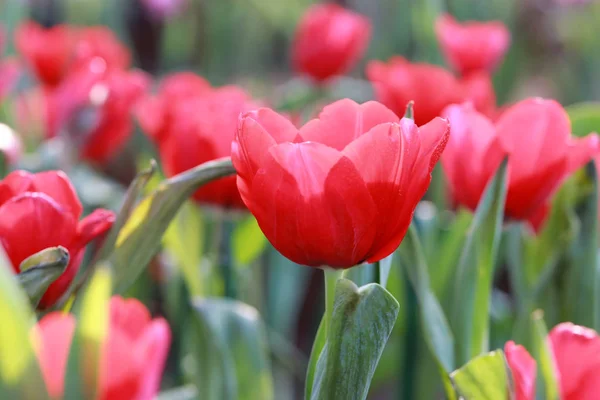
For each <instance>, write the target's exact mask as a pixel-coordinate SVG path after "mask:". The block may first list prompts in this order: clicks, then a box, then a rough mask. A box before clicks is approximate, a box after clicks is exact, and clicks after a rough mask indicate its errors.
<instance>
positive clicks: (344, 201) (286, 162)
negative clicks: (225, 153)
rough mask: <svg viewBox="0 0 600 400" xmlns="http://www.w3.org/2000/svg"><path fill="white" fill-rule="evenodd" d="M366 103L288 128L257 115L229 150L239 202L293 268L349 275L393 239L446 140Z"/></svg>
mask: <svg viewBox="0 0 600 400" xmlns="http://www.w3.org/2000/svg"><path fill="white" fill-rule="evenodd" d="M448 134H449V129H448V123H447V121H445V120H443V119H441V118H436V119H434V120H433V121H431V122H430V123H428V124H426V125H424V126H421V127H420V128H419V127H417V125H416V124H415V123H414V122H413V121H412V120H410V119H407V118H403V119H399V118H398V117H397V116H396V115H395V114H394V113H393V112H392V111H391V110H389V109H388V108H386V107H385V106H383V105H382V104H380V103H377V102H374V101H371V102H367V103H364V104H356V103H355V102H353V101H352V100H348V99H345V100H340V101H337V102H335V103H333V104H331V105H329V106H327V107H325V108H324V109H323V111H322V112H321V114H320V115H319V118H318V119H313V120H311V121H309V122H308V123H306V124H305V125H304V126H303V127H302V128H300V129H297V128H296V127H295V126H294V125H292V124H291V123H290V122H289V120H288V119H287V118H285V117H283V116H281V115H279V114H277V113H276V112H274V111H272V110H270V109H268V108H261V109H259V110H256V111H253V112H249V113H246V114H244V115H242V116H241V117H240V122H239V127H238V131H237V135H236V138H235V140H234V142H233V145H232V160H233V164H234V166H235V168H236V170H237V172H238V178H237V185H238V188H239V190H240V194H241V195H242V199H243V200H244V203H245V204H246V206H247V207H248V209H249V210H250V211H251V212H252V213H253V214H254V216H255V217H256V219H257V221H258V224H259V226H260V228H261V229H262V231H263V232H264V234H265V235H266V237H267V238H268V239H269V241H270V242H271V243H272V244H273V246H274V247H275V248H276V249H277V250H279V251H280V252H281V254H283V255H284V256H286V257H288V258H289V259H290V260H292V261H294V262H297V263H299V264H303V265H309V266H320V265H327V266H330V267H334V268H350V267H352V266H354V265H357V264H360V263H362V262H364V261H368V262H375V261H378V260H380V259H382V258H384V257H386V256H388V255H389V254H391V253H392V252H393V251H394V250H395V249H396V248H397V247H398V246H399V244H400V242H401V241H402V239H403V237H404V235H405V233H406V231H407V229H408V226H409V224H410V221H411V219H412V215H413V212H414V210H415V207H416V205H417V203H418V202H419V200H420V199H421V197H422V196H423V195H424V194H425V191H426V190H427V187H428V186H429V183H430V181H431V171H432V169H433V167H434V165H435V164H436V162H437V160H438V159H439V157H440V155H441V153H442V151H443V149H444V147H445V145H446V141H447V140H448Z"/></svg>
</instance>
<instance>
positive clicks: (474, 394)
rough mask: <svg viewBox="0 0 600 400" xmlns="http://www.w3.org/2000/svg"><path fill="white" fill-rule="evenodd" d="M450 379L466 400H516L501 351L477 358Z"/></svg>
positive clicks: (454, 373) (455, 372)
mask: <svg viewBox="0 0 600 400" xmlns="http://www.w3.org/2000/svg"><path fill="white" fill-rule="evenodd" d="M450 377H451V378H452V381H453V382H454V385H455V386H456V389H457V390H458V392H459V393H460V394H461V395H462V396H463V398H464V399H465V400H504V399H510V400H515V397H514V390H513V389H512V388H511V383H510V380H509V378H508V368H507V366H506V361H505V360H504V353H502V351H500V350H497V351H492V352H490V353H487V354H482V355H480V356H477V357H475V358H474V359H472V360H471V361H469V362H468V363H467V364H466V365H464V366H463V367H461V368H460V369H458V370H456V371H454V372H453V373H452V374H451V376H450Z"/></svg>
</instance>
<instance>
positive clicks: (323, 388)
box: [311, 279, 400, 400]
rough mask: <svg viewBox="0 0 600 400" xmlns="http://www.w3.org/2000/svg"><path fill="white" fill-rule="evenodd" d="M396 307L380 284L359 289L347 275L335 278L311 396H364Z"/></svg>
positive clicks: (315, 399)
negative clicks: (333, 291)
mask: <svg viewBox="0 0 600 400" xmlns="http://www.w3.org/2000/svg"><path fill="white" fill-rule="evenodd" d="M399 307H400V306H399V305H398V302H397V301H396V299H394V297H393V296H392V295H391V294H389V292H388V291H387V290H385V289H384V288H383V287H382V286H381V285H378V284H376V283H371V284H368V285H365V286H363V287H361V288H360V289H359V288H358V287H357V286H356V285H355V284H354V283H353V282H352V281H349V280H347V279H340V280H338V281H337V285H336V290H335V304H334V309H333V314H332V318H331V324H330V327H329V331H328V333H327V343H326V344H325V347H324V348H323V351H322V353H321V356H320V357H319V361H318V362H317V370H316V374H315V379H314V383H313V388H312V395H311V399H313V400H319V399H327V400H338V399H339V400H354V399H356V400H359V399H365V398H366V397H367V394H368V392H369V386H370V384H371V378H372V377H373V373H374V372H375V367H376V366H377V363H378V361H379V358H380V357H381V353H382V352H383V349H384V347H385V344H386V342H387V340H388V337H389V336H390V333H391V332H392V328H393V327H394V323H395V322H396V318H397V316H398V310H399Z"/></svg>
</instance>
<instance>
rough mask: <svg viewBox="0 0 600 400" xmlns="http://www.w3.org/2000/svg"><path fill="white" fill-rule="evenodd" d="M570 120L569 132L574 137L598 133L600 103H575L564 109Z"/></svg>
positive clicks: (599, 127)
mask: <svg viewBox="0 0 600 400" xmlns="http://www.w3.org/2000/svg"><path fill="white" fill-rule="evenodd" d="M565 110H566V111H567V114H569V118H570V119H571V131H572V132H573V135H575V136H580V137H582V136H586V135H588V134H589V133H591V132H598V133H600V103H594V102H586V103H576V104H572V105H570V106H568V107H566V108H565Z"/></svg>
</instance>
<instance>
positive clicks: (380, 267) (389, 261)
mask: <svg viewBox="0 0 600 400" xmlns="http://www.w3.org/2000/svg"><path fill="white" fill-rule="evenodd" d="M394 254H396V252H393V253H392V254H390V255H389V256H387V257H386V258H384V259H383V260H379V261H378V262H377V265H376V268H377V283H379V284H380V285H381V286H383V287H386V286H387V281H388V278H389V277H390V271H391V270H392V265H393V263H394Z"/></svg>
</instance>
